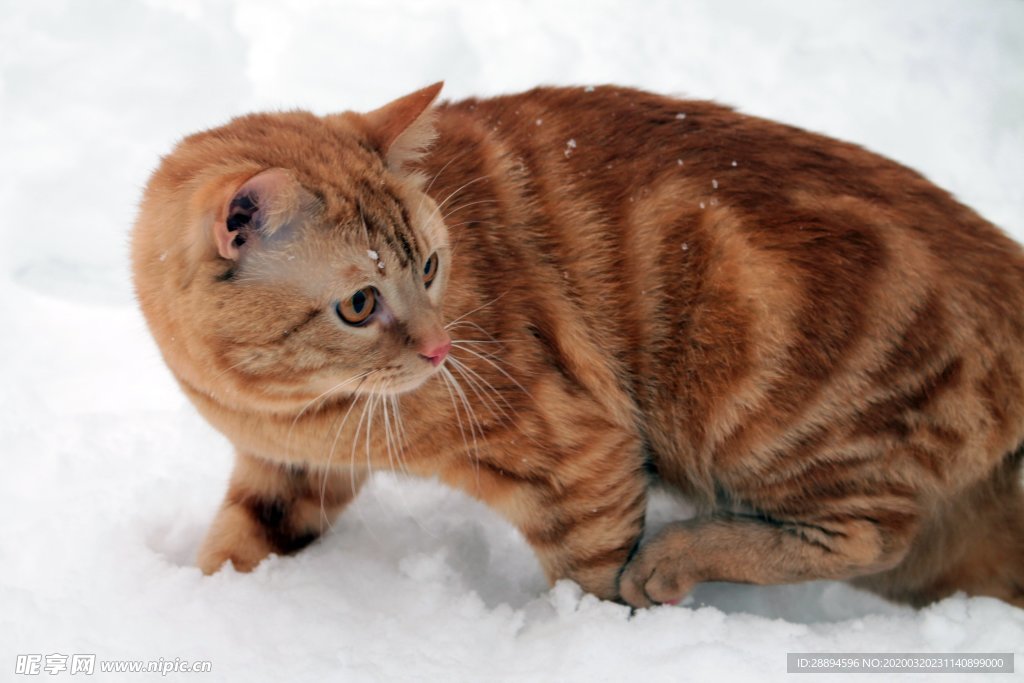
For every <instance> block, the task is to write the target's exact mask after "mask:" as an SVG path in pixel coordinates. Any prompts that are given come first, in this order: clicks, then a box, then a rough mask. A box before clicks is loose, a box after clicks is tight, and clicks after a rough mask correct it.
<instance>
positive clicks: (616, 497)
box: [468, 430, 648, 600]
mask: <svg viewBox="0 0 1024 683" xmlns="http://www.w3.org/2000/svg"><path fill="white" fill-rule="evenodd" d="M587 436H588V438H587V439H586V440H584V441H583V442H581V443H579V444H578V445H577V447H576V448H573V449H571V450H568V451H565V452H563V453H561V454H556V455H553V456H552V454H550V453H549V454H548V455H549V457H550V458H551V460H552V461H554V462H556V463H557V465H556V466H555V467H553V468H552V469H551V470H550V471H548V472H546V473H545V474H544V475H541V474H539V473H538V472H537V471H535V470H532V471H531V470H519V471H516V468H514V467H509V466H507V465H506V466H505V467H500V466H494V465H488V464H486V463H485V467H484V469H483V470H482V471H481V472H480V473H479V474H476V475H473V474H471V475H468V476H471V477H472V476H476V477H477V478H478V479H479V478H480V477H483V480H486V479H491V480H492V481H493V480H495V479H496V480H497V482H496V483H494V484H493V486H492V485H490V484H487V483H485V484H484V488H490V489H491V491H500V492H501V493H497V494H496V495H497V496H498V497H499V498H501V501H500V502H498V501H491V502H492V503H497V505H498V507H499V508H501V509H503V512H504V513H505V514H506V516H508V517H509V518H510V519H511V521H512V522H513V523H515V524H516V526H518V527H519V529H520V531H521V532H522V534H523V536H524V537H525V538H526V540H527V542H528V543H529V544H530V545H531V547H532V548H533V550H534V552H535V553H536V555H537V558H538V559H539V560H540V563H541V566H542V567H543V568H544V571H545V573H546V574H547V577H548V580H549V581H551V582H552V583H554V582H555V581H557V580H558V579H562V578H568V579H572V580H574V581H575V582H576V583H578V584H579V585H580V586H581V587H582V588H583V589H584V590H586V591H587V592H589V593H593V594H594V595H596V596H598V597H600V598H603V599H607V600H613V599H616V598H617V597H618V576H619V573H620V572H621V571H622V568H623V566H625V564H626V562H627V560H628V559H629V557H630V555H631V554H632V553H633V551H634V550H635V549H636V545H637V543H638V542H639V540H640V537H641V535H642V534H643V525H644V513H645V511H646V507H647V484H648V482H647V475H646V473H645V472H644V470H643V458H642V456H641V453H640V445H639V442H638V440H637V439H636V437H635V436H633V435H631V434H625V433H618V432H617V431H614V430H612V431H609V432H606V433H604V434H601V433H599V432H597V430H595V431H594V432H591V433H588V434H587ZM520 456H521V457H517V458H515V459H514V461H515V463H516V464H522V463H525V462H526V461H528V460H529V459H530V458H529V456H527V454H525V453H524V452H522V451H520ZM509 489H512V490H514V493H511V494H508V493H507V491H509Z"/></svg>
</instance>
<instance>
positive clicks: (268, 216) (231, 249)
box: [213, 168, 315, 261]
mask: <svg viewBox="0 0 1024 683" xmlns="http://www.w3.org/2000/svg"><path fill="white" fill-rule="evenodd" d="M221 202H222V203H221V207H220V210H219V211H218V213H217V217H216V219H215V220H214V224H213V241H214V244H215V245H216V246H217V253H219V254H220V255H221V257H223V258H226V259H230V260H232V261H234V260H237V259H238V258H240V257H241V256H242V255H243V254H244V253H247V252H249V251H251V250H252V249H254V248H257V246H258V245H259V244H261V243H264V242H267V241H270V240H274V239H275V238H280V237H282V236H283V234H284V233H286V232H287V231H288V229H289V228H290V227H293V226H294V225H295V224H296V223H297V222H298V220H299V219H301V218H302V217H303V216H304V215H305V214H307V213H309V211H310V210H311V208H312V204H313V203H314V202H315V200H314V199H313V198H312V196H311V195H310V194H309V193H308V192H307V191H306V190H305V189H303V187H302V186H301V185H299V183H298V182H297V181H296V180H295V178H294V177H293V176H292V174H291V173H290V172H289V171H287V170H285V169H283V168H271V169H268V170H266V171H263V172H261V173H257V174H256V175H254V176H252V177H250V178H249V179H248V180H245V181H244V182H242V183H241V184H240V185H238V184H236V185H235V186H234V188H233V190H232V191H230V192H229V193H228V194H227V196H226V197H224V198H223V199H222V200H221Z"/></svg>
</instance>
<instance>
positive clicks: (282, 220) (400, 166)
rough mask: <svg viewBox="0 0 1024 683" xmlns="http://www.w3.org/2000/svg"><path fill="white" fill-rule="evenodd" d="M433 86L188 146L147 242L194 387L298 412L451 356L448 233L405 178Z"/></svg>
mask: <svg viewBox="0 0 1024 683" xmlns="http://www.w3.org/2000/svg"><path fill="white" fill-rule="evenodd" d="M440 89H441V84H440V83H438V84H435V85H433V86H430V87H428V88H424V89H423V90H420V91H417V92H415V93H412V94H411V95H408V96H406V97H403V98H401V99H398V100H396V101H394V102H392V103H390V104H388V105H386V106H384V107H381V108H380V109H377V110H375V111H372V112H370V113H367V114H357V113H353V112H346V113H344V114H338V115H333V116H327V117H317V116H314V115H312V114H309V113H305V112H281V113H269V114H254V115H249V116H243V117H240V118H237V119H234V120H232V121H231V122H229V123H228V124H227V125H225V126H222V127H220V128H215V129H212V130H209V131H205V132H203V133H199V134H196V135H193V136H190V137H188V138H186V139H185V140H183V141H182V142H181V143H180V144H179V145H178V146H177V147H176V148H175V149H174V150H173V151H172V152H171V154H169V155H168V156H167V157H165V158H164V159H163V160H162V162H161V164H160V167H159V168H158V169H157V170H156V171H155V172H154V174H153V176H152V178H151V179H150V182H149V185H148V186H147V189H146V192H145V195H144V197H143V201H142V204H141V207H140V212H139V218H138V220H137V223H136V226H135V231H134V234H133V242H132V256H133V265H134V275H135V285H136V291H137V294H138V298H139V301H140V303H141V305H142V309H143V312H144V313H145V315H146V318H147V321H148V323H149V325H150V328H151V329H152V331H153V334H154V336H155V338H156V340H157V342H158V344H159V345H160V348H161V351H162V352H163V354H164V357H165V359H166V360H167V362H168V364H169V365H170V367H171V369H172V371H173V372H174V373H175V375H176V376H177V377H178V379H179V380H180V381H181V382H182V383H183V384H185V385H186V387H188V388H190V389H192V390H195V391H198V392H201V393H203V394H205V395H207V396H212V397H214V398H215V399H216V400H218V401H220V402H222V403H224V404H226V405H230V406H236V407H241V408H244V409H253V408H255V409H259V410H267V411H277V412H280V411H291V410H295V409H300V408H301V407H302V406H305V405H308V404H309V403H310V401H312V400H315V399H317V398H318V397H322V398H329V397H331V396H333V395H350V394H358V393H369V392H373V393H392V394H393V393H401V392H405V391H410V390H413V389H415V388H417V387H418V386H420V385H421V384H422V383H423V382H424V381H426V380H427V379H429V378H430V377H431V376H432V375H433V374H434V373H436V372H438V371H439V369H440V365H441V364H442V363H443V362H444V360H445V357H446V354H447V352H448V350H449V348H450V346H451V342H450V338H449V336H448V334H447V332H446V330H445V327H444V322H445V321H444V319H443V316H442V309H443V303H444V296H445V290H446V288H447V284H448V277H449V270H450V265H451V260H450V256H451V250H450V248H449V244H448V231H447V229H446V227H445V225H444V223H443V220H442V218H441V217H440V215H439V210H438V206H437V204H436V203H435V202H433V201H432V200H431V199H430V198H429V197H428V196H427V195H426V194H425V192H424V191H423V178H422V177H420V176H419V175H418V174H416V173H415V172H413V171H410V170H409V168H408V166H409V163H410V162H411V161H414V160H415V159H416V157H417V156H418V155H419V154H421V153H422V152H423V151H424V150H425V149H426V147H427V146H428V145H429V144H430V142H431V141H432V137H433V132H432V126H431V109H430V106H431V104H432V103H433V101H434V99H435V98H436V97H437V95H438V93H439V92H440Z"/></svg>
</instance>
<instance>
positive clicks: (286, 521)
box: [198, 453, 363, 574]
mask: <svg viewBox="0 0 1024 683" xmlns="http://www.w3.org/2000/svg"><path fill="white" fill-rule="evenodd" d="M362 481H363V476H362V475H361V474H359V473H356V472H349V471H346V470H330V471H322V470H319V471H318V470H307V469H306V468H303V467H296V466H294V465H282V464H278V463H274V462H270V461H267V460H263V459H260V458H256V457H253V456H251V455H247V454H245V453H238V454H237V456H236V460H235V468H234V471H233V472H232V474H231V481H230V483H229V485H228V491H227V494H226V495H225V497H224V502H223V503H222V505H221V508H220V511H219V512H218V513H217V516H216V518H215V519H214V521H213V524H212V526H211V527H210V530H209V532H207V535H206V539H205V540H204V541H203V544H202V546H201V547H200V549H199V557H198V565H199V568H200V569H201V570H202V571H203V573H205V574H212V573H213V572H215V571H217V570H218V569H220V567H221V566H223V565H224V564H225V563H226V562H229V561H230V562H231V564H232V565H234V567H235V569H236V570H238V571H251V570H252V569H253V568H254V567H256V565H257V564H259V563H260V561H261V560H263V559H264V558H265V557H267V556H268V555H270V554H271V553H277V554H281V555H287V554H291V553H294V552H298V551H299V550H301V549H302V548H304V547H306V546H307V545H309V544H310V543H312V542H313V541H314V540H316V539H317V538H318V537H319V536H320V535H321V534H322V533H323V532H324V531H325V530H326V529H327V528H328V527H329V526H330V524H331V523H332V522H333V521H334V519H335V518H336V517H337V516H338V514H339V513H340V512H341V511H342V509H344V507H345V506H346V505H347V504H348V503H349V501H350V500H351V499H352V498H353V497H354V496H355V494H356V492H358V490H359V487H360V485H361V484H362Z"/></svg>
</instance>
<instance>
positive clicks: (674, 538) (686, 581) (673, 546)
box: [619, 525, 699, 607]
mask: <svg viewBox="0 0 1024 683" xmlns="http://www.w3.org/2000/svg"><path fill="white" fill-rule="evenodd" d="M675 527H676V525H669V526H668V527H666V528H665V529H663V530H662V531H661V532H660V533H659V534H658V535H657V536H656V537H654V538H653V539H651V540H650V541H648V542H647V543H645V544H643V545H642V546H641V547H640V549H639V550H638V551H637V554H636V555H635V556H634V557H633V559H631V560H630V561H629V564H627V565H626V567H625V569H623V570H622V575H621V576H620V577H619V595H620V597H621V598H622V599H623V600H624V601H625V602H626V603H628V604H629V605H631V606H633V607H651V606H652V605H659V604H670V605H674V604H676V603H678V602H679V601H680V600H682V599H683V598H684V597H686V595H687V594H688V593H689V592H690V591H691V590H692V589H693V587H694V586H695V585H696V584H697V583H698V582H699V579H698V578H697V576H696V572H695V566H694V562H693V558H692V554H691V551H692V549H691V548H690V547H689V543H687V537H686V536H687V535H686V532H685V531H684V530H683V528H682V527H681V526H680V527H679V528H675Z"/></svg>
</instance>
